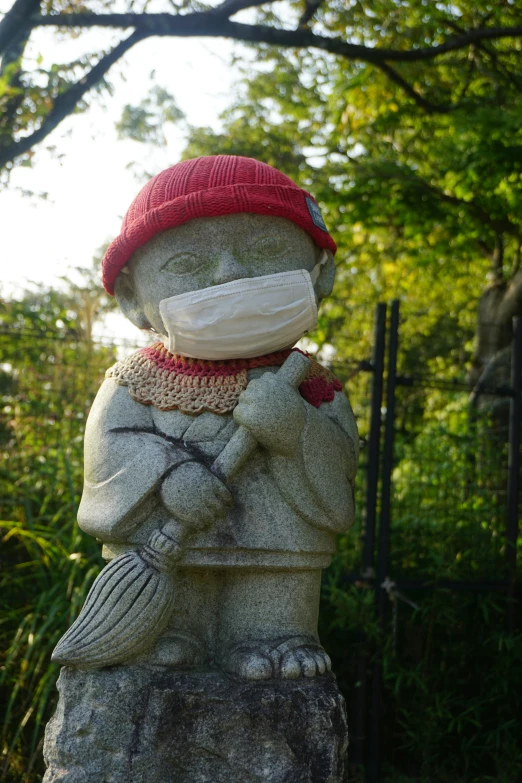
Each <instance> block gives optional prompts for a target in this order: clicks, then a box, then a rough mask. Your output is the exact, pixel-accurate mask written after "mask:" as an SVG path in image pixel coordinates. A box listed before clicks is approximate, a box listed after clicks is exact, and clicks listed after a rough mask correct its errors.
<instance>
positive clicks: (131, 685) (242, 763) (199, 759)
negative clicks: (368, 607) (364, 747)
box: [44, 666, 348, 783]
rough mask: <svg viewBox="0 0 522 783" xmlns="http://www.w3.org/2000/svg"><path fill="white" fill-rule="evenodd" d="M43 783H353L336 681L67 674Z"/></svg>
mask: <svg viewBox="0 0 522 783" xmlns="http://www.w3.org/2000/svg"><path fill="white" fill-rule="evenodd" d="M58 690H59V692H60V700H59V703H58V708H57V711H56V714H55V716H54V717H53V718H52V720H51V721H50V723H49V725H48V726H47V730H46V737H45V748H44V755H45V760H46V763H47V766H48V769H47V772H46V774H45V777H44V783H346V781H347V778H346V750H347V745H348V732H347V724H346V713H345V707H344V700H343V697H342V696H341V693H340V692H339V689H338V687H337V684H336V681H335V677H334V676H333V675H331V674H330V675H325V676H322V677H317V678H315V679H310V680H307V679H299V680H289V681H274V680H272V681H268V682H247V681H239V680H235V679H231V678H230V677H227V676H226V675H223V674H220V673H219V672H180V671H173V670H169V669H164V668H159V667H146V666H129V667H113V668H108V669H99V670H93V671H79V670H74V669H69V668H67V667H64V668H63V669H62V672H61V674H60V678H59V680H58Z"/></svg>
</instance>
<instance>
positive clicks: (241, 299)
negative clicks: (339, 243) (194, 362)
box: [159, 252, 327, 360]
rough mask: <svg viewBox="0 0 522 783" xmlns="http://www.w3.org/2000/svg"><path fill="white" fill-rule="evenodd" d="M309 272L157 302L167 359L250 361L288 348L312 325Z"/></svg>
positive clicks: (233, 284)
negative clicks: (172, 355)
mask: <svg viewBox="0 0 522 783" xmlns="http://www.w3.org/2000/svg"><path fill="white" fill-rule="evenodd" d="M326 261H327V255H326V252H323V255H322V257H321V260H320V261H319V263H318V264H316V266H315V267H314V269H313V270H312V272H311V273H310V272H307V271H306V270H305V269H298V270H296V271H294V272H279V273H277V274H275V275H265V276H264V277H248V278H243V279H240V280H233V281H232V282H230V283H223V284H222V285H216V286H211V287H210V288H203V289H201V290H200V291H190V292H189V293H186V294H179V295H178V296H171V297H169V298H168V299H162V300H161V302H160V303H159V310H160V315H161V318H162V319H163V323H164V324H165V328H166V330H167V333H168V336H169V337H168V343H167V342H166V345H167V348H168V350H169V351H170V352H171V353H177V354H181V355H182V356H190V357H192V358H194V359H214V360H216V359H250V358H252V357H254V356H263V355H264V354H267V353H272V352H274V351H279V350H281V349H283V348H288V347H290V346H293V345H294V344H295V343H296V342H297V341H298V340H299V339H300V338H301V337H302V336H303V335H304V334H306V332H308V331H310V330H312V329H314V328H315V326H316V325H317V305H316V301H315V294H314V286H313V284H314V282H315V281H316V280H317V278H318V276H319V271H320V268H321V266H322V265H323V264H324V263H325V262H326Z"/></svg>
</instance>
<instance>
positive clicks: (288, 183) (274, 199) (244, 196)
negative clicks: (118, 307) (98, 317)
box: [102, 155, 337, 294]
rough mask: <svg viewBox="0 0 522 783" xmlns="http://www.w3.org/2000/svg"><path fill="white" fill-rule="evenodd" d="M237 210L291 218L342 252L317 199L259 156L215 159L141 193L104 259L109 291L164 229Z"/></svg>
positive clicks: (186, 167) (170, 172)
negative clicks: (136, 255)
mask: <svg viewBox="0 0 522 783" xmlns="http://www.w3.org/2000/svg"><path fill="white" fill-rule="evenodd" d="M237 212H255V213H257V214H258V215H277V216H278V217H284V218H287V220H291V221H292V222H293V223H296V224H297V225H298V226H300V227H301V228H302V229H304V230H305V231H306V232H307V233H308V234H309V235H310V236H311V237H312V239H313V240H314V242H315V244H316V245H318V246H319V247H324V248H327V249H328V250H331V251H332V252H334V253H335V251H336V250H337V247H336V244H335V242H334V241H333V239H332V237H331V236H330V234H329V233H328V229H327V228H326V226H325V224H324V221H323V218H322V216H321V211H320V209H319V207H318V206H317V203H316V201H315V199H314V198H313V197H312V196H311V195H310V194H309V193H307V192H306V191H305V190H301V188H299V187H298V186H297V185H296V184H295V183H294V182H292V180H291V179H289V177H287V176H286V175H285V174H282V173H281V172H280V171H278V170H277V169H274V168H272V166H268V165H267V164H266V163H261V162H260V161H258V160H254V158H242V157H237V156H235V155H211V156H209V157H204V158H194V159H193V160H184V161H182V162H181V163H177V164H176V165H175V166H171V167H170V168H169V169H165V171H162V172H161V174H158V175H157V176H155V177H153V178H152V179H151V180H150V182H148V183H147V184H146V185H145V187H144V188H142V190H141V191H140V192H139V193H138V195H137V196H136V198H135V199H134V201H133V202H132V204H131V205H130V207H129V210H128V212H127V214H126V215H125V217H124V219H123V224H122V227H121V232H120V235H119V236H118V237H116V239H115V240H114V241H113V242H111V244H110V245H109V247H108V249H107V252H106V253H105V256H104V258H103V261H102V279H103V285H104V287H105V290H106V291H107V292H108V293H109V294H113V293H114V281H115V280H116V277H117V276H118V274H119V272H120V270H121V269H122V268H123V267H124V266H125V264H126V263H127V261H128V260H129V259H130V257H131V256H132V254H133V253H134V251H135V250H137V249H138V248H139V247H142V245H144V244H145V243H146V242H148V241H149V239H152V237H153V236H155V235H156V234H159V233H160V232H161V231H166V230H167V229H169V228H174V226H180V225H181V224H182V223H187V222H188V221H189V220H193V219H194V218H201V217H218V216H220V215H233V214H235V213H237Z"/></svg>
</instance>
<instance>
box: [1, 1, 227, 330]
mask: <svg viewBox="0 0 522 783" xmlns="http://www.w3.org/2000/svg"><path fill="white" fill-rule="evenodd" d="M0 10H3V9H2V8H1V7H0ZM106 43H108V39H107V31H105V30H97V31H96V30H93V31H89V33H88V34H87V35H86V36H85V37H84V39H80V40H76V41H66V40H64V41H61V40H60V39H59V38H57V36H56V35H55V34H53V33H52V32H51V31H50V30H45V31H41V32H39V33H38V35H37V36H35V39H34V43H33V54H34V55H35V56H36V55H37V54H39V53H40V54H41V55H42V57H43V65H44V66H45V65H48V64H49V62H50V61H51V57H54V58H55V60H56V61H57V62H65V61H66V60H67V59H68V58H69V57H71V56H72V57H75V56H78V54H79V53H80V52H84V51H86V50H88V49H89V48H91V49H93V50H95V49H96V48H97V46H100V45H101V46H103V45H104V44H106ZM235 46H236V49H235V50H236V51H237V45H235ZM233 49H234V44H232V43H231V42H229V41H225V40H209V39H208V38H207V39H195V38H191V39H182V38H174V39H168V38H155V39H151V40H147V41H144V42H142V43H141V44H139V45H138V46H136V47H134V49H132V50H131V51H130V52H129V53H128V54H127V57H126V58H125V60H124V61H123V63H124V65H123V67H119V66H118V65H116V66H115V67H114V68H113V70H112V71H111V72H110V74H109V77H110V78H111V81H112V82H113V84H114V86H115V92H114V96H113V97H112V98H109V96H105V98H102V99H101V100H98V99H96V104H95V105H94V106H92V107H91V108H90V109H89V110H88V111H87V112H86V113H85V114H78V115H76V116H73V117H69V118H67V119H66V120H65V121H64V122H63V123H62V124H61V125H60V126H59V127H58V128H57V129H56V130H55V131H54V132H53V133H52V134H51V136H49V137H48V138H47V139H46V140H45V141H44V142H43V143H42V144H41V145H40V146H39V147H38V148H37V156H36V162H35V164H34V166H33V168H18V169H17V170H15V171H14V173H13V175H12V178H11V185H10V187H9V189H7V190H4V191H0V216H1V217H0V231H1V235H2V245H1V256H0V268H1V281H2V288H1V290H2V292H3V294H4V296H9V295H13V294H16V293H19V292H20V291H21V290H22V289H23V288H24V287H25V286H26V285H27V283H28V281H35V282H39V283H40V282H41V283H45V284H46V285H52V284H57V285H60V283H59V277H60V276H62V275H65V276H67V275H68V274H71V268H72V267H75V266H90V264H91V263H92V258H93V256H94V254H95V252H96V250H97V249H98V248H100V246H101V245H103V244H104V243H106V242H108V241H110V240H111V239H113V238H114V237H115V236H116V235H117V234H118V231H119V227H120V225H121V220H122V218H123V215H124V214H125V212H126V210H127V208H128V206H129V205H130V203H131V201H132V199H133V198H134V196H135V195H136V193H137V192H138V191H139V189H140V188H141V186H142V184H143V183H142V182H141V181H139V180H137V179H136V175H135V174H134V173H133V171H132V170H130V169H129V168H128V165H129V163H131V162H135V163H136V169H137V170H147V171H150V172H154V173H155V172H158V171H161V170H162V169H164V168H166V167H167V166H169V165H172V164H173V163H176V162H177V160H179V156H180V153H181V151H182V149H183V147H184V138H183V129H182V128H181V127H174V128H172V129H169V130H168V131H167V134H166V135H167V142H168V143H167V146H166V148H161V149H157V148H153V147H151V146H149V145H144V144H140V143H138V142H133V141H130V140H124V141H122V140H118V138H117V133H116V131H115V123H116V122H117V121H118V120H119V119H120V116H121V111H122V109H123V107H124V105H125V104H127V103H132V104H138V103H140V101H141V100H142V99H143V98H144V97H145V96H146V95H147V91H148V90H149V89H150V87H151V86H152V85H153V84H154V83H156V84H159V85H161V86H163V87H166V88H167V89H168V90H169V91H170V92H171V93H172V94H173V95H174V97H175V100H176V102H177V105H178V106H179V108H180V109H181V110H182V111H183V112H184V113H185V115H186V121H187V123H188V124H190V125H206V126H211V127H215V128H217V127H219V120H218V116H219V114H220V112H221V111H222V110H223V109H224V108H226V106H228V105H229V104H230V102H231V97H232V96H231V90H232V87H233V83H234V79H236V78H237V77H238V76H239V74H238V72H237V71H234V69H233V68H231V67H230V65H229V58H230V55H231V54H232V51H233ZM153 69H154V71H155V81H154V82H153V81H151V79H150V73H151V71H152V70H153ZM120 71H121V72H122V73H123V75H124V79H122V78H121V77H120V75H119V72H120ZM102 101H103V103H104V104H105V107H104V106H103V105H102ZM49 145H55V146H56V149H57V151H58V152H59V153H60V157H57V156H54V157H53V156H52V155H51V154H50V153H49V152H47V151H46V149H45V147H46V146H49ZM22 191H32V192H33V193H35V194H36V195H34V196H27V195H26V194H24V193H23V192H22ZM38 193H48V197H47V199H46V200H43V199H42V198H40V197H39V196H38V195H37V194H38ZM98 331H99V332H100V333H101V332H103V334H104V335H105V336H108V335H114V336H115V337H121V338H127V339H132V338H134V337H136V336H137V335H138V333H137V330H136V329H135V327H133V326H132V325H131V324H128V323H127V322H126V321H125V319H123V317H122V316H111V317H110V318H109V320H108V322H107V323H106V324H104V325H103V326H102V327H99V330H98Z"/></svg>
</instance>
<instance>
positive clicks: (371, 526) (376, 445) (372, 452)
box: [361, 303, 386, 578]
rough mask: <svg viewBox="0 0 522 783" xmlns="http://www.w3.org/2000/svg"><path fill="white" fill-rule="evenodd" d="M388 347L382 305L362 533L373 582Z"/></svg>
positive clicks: (365, 574)
mask: <svg viewBox="0 0 522 783" xmlns="http://www.w3.org/2000/svg"><path fill="white" fill-rule="evenodd" d="M385 347H386V305H385V304H384V303H379V304H378V305H377V310H376V313H375V331H374V354H373V361H372V365H373V379H372V400H371V406H372V407H371V415H370V432H369V435H368V472H367V480H366V514H365V520H364V531H363V548H362V558H361V565H362V574H361V575H362V576H363V577H364V578H373V577H374V576H375V574H374V552H375V527H376V521H377V490H378V484H379V456H380V450H379V449H380V441H381V423H382V413H381V408H382V390H383V378H384V355H385Z"/></svg>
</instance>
